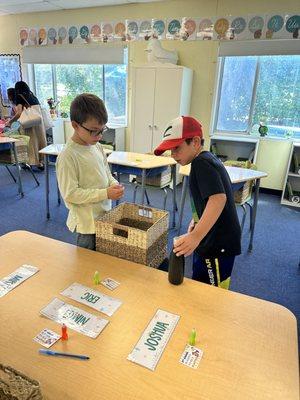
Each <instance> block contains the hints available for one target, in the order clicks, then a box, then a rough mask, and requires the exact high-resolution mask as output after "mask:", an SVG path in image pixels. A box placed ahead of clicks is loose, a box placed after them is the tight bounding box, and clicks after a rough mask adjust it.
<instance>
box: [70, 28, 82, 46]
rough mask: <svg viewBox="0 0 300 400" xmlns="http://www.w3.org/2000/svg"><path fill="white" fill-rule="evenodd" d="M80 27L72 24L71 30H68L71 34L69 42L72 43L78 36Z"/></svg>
mask: <svg viewBox="0 0 300 400" xmlns="http://www.w3.org/2000/svg"><path fill="white" fill-rule="evenodd" d="M78 34H79V31H78V28H77V26H70V28H69V30H68V35H69V43H70V44H72V43H73V42H74V40H76V39H77V38H78Z"/></svg>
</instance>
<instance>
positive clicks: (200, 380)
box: [0, 231, 299, 400]
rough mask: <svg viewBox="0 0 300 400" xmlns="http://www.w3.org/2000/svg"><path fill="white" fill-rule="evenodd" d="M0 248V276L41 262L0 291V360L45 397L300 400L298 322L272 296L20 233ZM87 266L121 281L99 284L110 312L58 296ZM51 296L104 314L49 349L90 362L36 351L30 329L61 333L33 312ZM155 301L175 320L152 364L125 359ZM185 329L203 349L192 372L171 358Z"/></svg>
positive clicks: (83, 278) (86, 273) (89, 271)
mask: <svg viewBox="0 0 300 400" xmlns="http://www.w3.org/2000/svg"><path fill="white" fill-rule="evenodd" d="M0 254H1V267H0V279H2V278H3V277H4V276H6V275H8V274H9V273H11V272H13V271H14V270H15V269H16V268H18V267H19V266H20V265H22V264H23V263H27V264H31V265H34V266H36V267H38V268H39V269H40V271H39V272H38V273H37V274H36V275H34V276H33V277H31V278H29V279H28V280H27V281H25V282H24V283H22V284H21V285H20V286H19V287H17V288H15V289H14V290H13V291H11V292H10V293H8V294H7V295H5V296H4V297H2V298H1V299H0V315H1V328H0V349H1V356H0V359H1V363H3V364H5V365H10V366H12V367H14V368H16V369H18V370H20V371H22V372H24V373H25V374H27V375H28V376H30V377H32V378H34V379H37V380H38V381H40V383H41V387H42V391H43V394H44V397H45V399H51V400H53V399H57V400H71V399H72V400H77V399H80V400H87V399H93V400H94V399H105V400H110V399H111V400H120V399H128V400H134V399H139V400H148V399H149V400H150V399H151V400H153V399H168V400H175V399H176V400H179V399H180V400H181V399H182V400H194V399H201V400H202V399H203V400H204V399H205V400H208V399H209V400H224V399H226V400H227V399H230V400H250V399H251V400H267V399H270V400H271V399H272V400H274V399H278V400H279V399H280V400H283V399H284V400H298V399H299V381H298V375H299V374H298V350H297V328H296V320H295V317H294V315H293V314H292V313H291V312H290V311H289V310H287V309H286V308H284V307H282V306H280V305H278V304H274V303H270V302H267V301H263V300H259V299H256V298H253V297H249V296H245V295H242V294H238V293H234V292H231V291H227V290H224V289H220V288H216V287H213V286H210V285H206V284H202V283H200V282H196V281H192V280H190V279H185V280H184V282H183V284H182V285H180V286H172V285H171V284H169V282H168V280H167V275H166V273H165V272H162V271H158V270H155V269H151V268H149V267H145V266H142V265H139V264H134V263H132V262H129V261H125V260H121V259H117V258H114V257H111V256H108V255H104V254H101V253H97V252H92V251H89V250H85V249H81V248H77V247H76V246H73V245H70V244H66V243H63V242H59V241H56V240H53V239H49V238H46V237H43V236H39V235H36V234H33V233H29V232H24V231H17V232H11V233H9V234H6V235H4V236H2V237H0ZM95 270H98V271H99V272H100V277H101V278H105V277H111V278H114V279H116V280H117V281H119V282H120V283H121V285H120V286H119V287H118V288H117V289H116V290H114V291H113V292H111V291H109V290H108V289H106V288H105V287H104V286H102V285H100V286H97V289H98V290H100V291H101V292H102V293H106V294H108V295H111V296H113V297H116V298H119V299H121V300H122V301H123V304H122V305H121V307H120V308H119V309H118V310H117V311H116V313H115V314H114V315H113V316H112V317H106V316H104V315H103V314H100V313H99V312H97V311H95V310H92V309H91V308H89V307H86V306H84V305H81V304H79V303H76V302H74V301H72V300H70V299H66V298H64V297H63V296H61V295H60V294H59V293H60V291H62V290H63V289H65V288H66V287H68V286H69V285H70V284H72V283H73V282H78V283H81V284H84V285H87V286H90V287H94V288H95V286H94V285H93V283H92V278H93V274H94V272H95ZM53 297H58V298H61V299H63V300H65V301H67V302H68V303H71V304H73V305H75V306H77V307H79V308H82V309H84V310H86V311H89V312H91V313H93V314H95V315H98V316H102V317H104V318H107V319H109V320H110V323H109V324H108V325H107V327H106V328H105V329H104V330H103V332H102V333H101V334H100V335H99V336H98V338H97V339H91V338H89V337H87V336H84V335H82V334H80V333H77V332H75V331H73V330H71V329H69V330H68V332H69V340H68V341H67V342H61V341H59V342H57V343H56V344H55V345H54V346H52V348H51V349H53V350H57V351H66V352H72V353H77V354H86V355H89V356H90V357H91V358H90V360H89V361H82V360H76V359H67V358H57V357H51V356H43V355H39V354H38V349H39V348H40V347H41V346H40V345H39V344H37V343H36V342H34V341H33V337H34V336H35V335H36V334H37V333H38V332H40V331H41V330H42V329H44V328H49V329H52V330H54V331H56V332H57V333H60V326H59V325H58V324H57V323H55V322H53V321H51V320H48V319H46V318H44V317H41V316H40V315H39V311H40V310H41V308H43V307H44V306H45V305H46V304H48V303H49V302H50V300H51V299H52V298H53ZM158 308H160V309H163V310H166V311H169V312H172V313H175V314H178V315H180V320H179V323H178V325H177V327H176V328H175V331H174V333H173V335H172V337H171V339H170V341H169V343H168V344H167V346H166V349H165V351H164V352H163V354H162V357H161V359H160V361H159V363H158V365H157V367H156V369H155V371H153V372H152V371H150V370H148V369H146V368H143V367H141V366H139V365H137V364H134V363H132V362H130V361H128V360H127V359H126V358H127V356H128V354H129V353H131V351H132V349H133V348H134V346H135V344H136V343H137V341H138V339H139V338H140V336H141V334H142V332H143V331H144V329H145V327H146V326H147V325H148V322H149V321H150V320H151V318H152V317H153V315H154V313H155V311H156V310H157V309H158ZM192 328H195V329H196V331H197V341H196V346H197V347H199V348H200V349H202V350H203V351H204V355H203V358H202V360H201V362H200V365H199V367H198V369H196V370H194V369H191V368H188V367H186V366H184V365H182V364H180V363H179V358H180V355H181V354H182V352H183V349H184V347H185V345H186V343H187V340H188V336H189V333H190V331H191V329H192Z"/></svg>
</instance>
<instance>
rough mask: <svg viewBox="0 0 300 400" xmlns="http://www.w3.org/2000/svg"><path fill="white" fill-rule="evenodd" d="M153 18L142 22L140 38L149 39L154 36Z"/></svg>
mask: <svg viewBox="0 0 300 400" xmlns="http://www.w3.org/2000/svg"><path fill="white" fill-rule="evenodd" d="M152 33H153V32H152V20H149V19H147V20H143V21H141V22H140V31H139V38H140V39H141V40H149V39H150V37H151V36H152Z"/></svg>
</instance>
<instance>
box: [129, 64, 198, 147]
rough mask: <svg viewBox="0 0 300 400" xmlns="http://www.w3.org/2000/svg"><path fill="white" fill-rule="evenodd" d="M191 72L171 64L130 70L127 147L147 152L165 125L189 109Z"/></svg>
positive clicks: (186, 112) (187, 112)
mask: <svg viewBox="0 0 300 400" xmlns="http://www.w3.org/2000/svg"><path fill="white" fill-rule="evenodd" d="M192 77H193V71H192V70H191V69H189V68H186V67H182V66H178V65H173V64H163V65H157V64H149V65H145V66H137V67H133V69H132V82H133V83H132V104H131V134H130V150H131V151H134V152H137V153H148V152H151V151H153V149H154V148H155V147H156V146H157V145H158V144H159V143H160V142H161V140H162V136H163V130H164V129H165V127H166V124H167V123H168V122H169V121H170V120H171V119H173V118H176V117H178V116H180V115H188V114H189V112H190V102H191V92H192Z"/></svg>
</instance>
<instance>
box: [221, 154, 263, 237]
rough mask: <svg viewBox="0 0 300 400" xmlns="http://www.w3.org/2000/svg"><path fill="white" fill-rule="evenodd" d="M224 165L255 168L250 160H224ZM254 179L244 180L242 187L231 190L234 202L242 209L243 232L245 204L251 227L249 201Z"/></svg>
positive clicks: (251, 210)
mask: <svg viewBox="0 0 300 400" xmlns="http://www.w3.org/2000/svg"><path fill="white" fill-rule="evenodd" d="M224 165H227V166H229V167H238V168H248V169H255V170H256V169H257V168H256V165H255V164H252V163H251V161H249V160H248V161H235V160H228V161H225V162H224ZM253 184H254V180H252V181H247V182H245V183H244V184H243V185H242V187H240V188H239V189H238V190H235V191H234V192H233V195H234V202H235V204H236V205H238V206H241V207H242V209H243V218H242V223H241V231H242V232H243V229H244V225H245V221H246V216H247V206H248V207H249V209H250V230H251V229H252V213H253V207H252V204H251V203H250V200H251V197H252V188H253Z"/></svg>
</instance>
